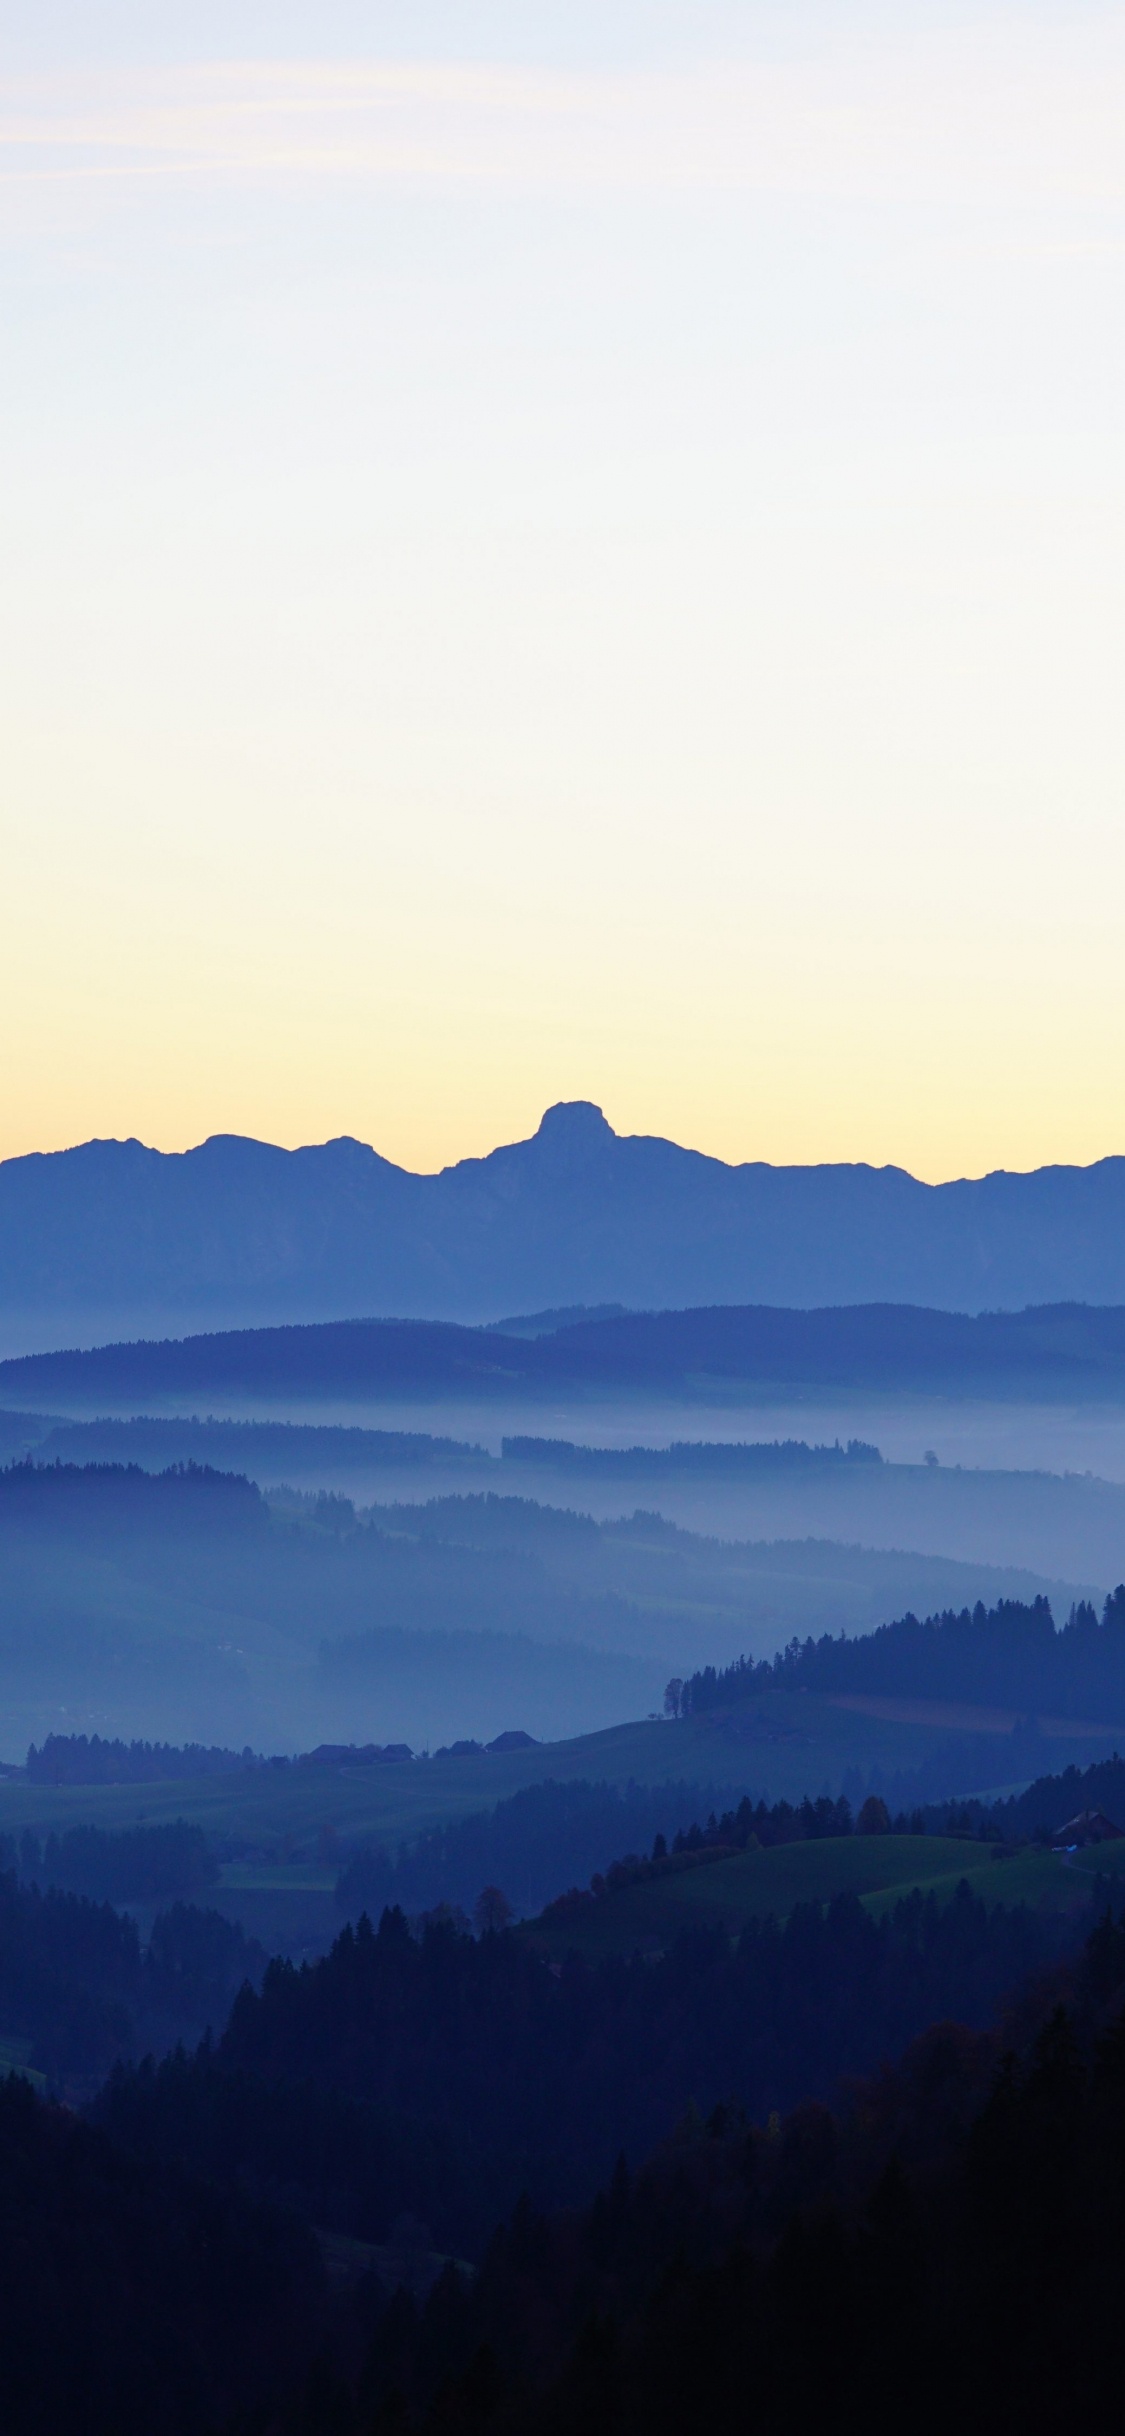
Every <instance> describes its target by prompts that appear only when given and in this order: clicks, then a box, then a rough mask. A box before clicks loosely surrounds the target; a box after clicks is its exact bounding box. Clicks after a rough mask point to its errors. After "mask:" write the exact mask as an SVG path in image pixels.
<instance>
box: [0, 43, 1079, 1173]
mask: <svg viewBox="0 0 1125 2436" xmlns="http://www.w3.org/2000/svg"><path fill="white" fill-rule="evenodd" d="M17 20H22V22H17ZM1123 273H1125V12H1122V10H1121V9H1120V7H1119V6H1118V7H1102V6H1094V5H1087V0H1067V5H1066V6H1061V5H1054V4H1053V0H1051V4H1049V5H1048V4H1047V0H1021V5H1019V6H1017V7H1004V6H984V5H969V4H968V0H964V4H959V0H950V4H949V5H945V0H895V4H894V5H893V6H883V5H875V4H871V5H869V4H868V0H832V4H830V5H829V4H826V0H741V4H739V5H734V4H732V0H684V4H681V0H647V4H646V5H628V0H566V4H565V5H563V4H562V0H536V5H534V6H533V5H531V0H509V5H507V6H504V5H499V4H495V5H494V4H493V0H480V5H476V4H475V0H459V5H457V6H453V5H450V6H444V7H443V6H440V5H437V4H436V0H410V5H409V6H407V5H391V4H390V0H383V4H379V0H368V4H367V5H364V6H360V5H358V4H357V0H317V5H316V6H315V7H314V6H312V5H309V4H308V0H288V4H286V0H271V4H270V5H268V6H267V5H264V4H263V5H254V4H253V0H223V4H222V5H221V6H220V5H216V4H215V0H190V5H187V4H181V0H163V5H161V6H160V7H154V6H153V5H152V0H144V5H140V4H139V0H138V4H137V5H126V4H125V0H120V4H119V5H112V4H111V0H81V4H79V0H37V5H36V7H35V8H34V9H27V10H23V11H17V10H15V9H14V8H13V9H9V10H8V11H7V12H5V16H4V21H3V23H2V25H0V331H2V337H0V348H2V373H0V467H2V473H0V719H2V733H3V739H4V743H3V753H2V755H0V805H2V821H3V837H2V847H3V862H2V866H0V868H2V870H3V874H4V885H3V887H2V888H0V1038H2V1039H3V1041H4V1044H5V1050H6V1054H5V1057H4V1060H3V1068H2V1073H3V1081H2V1084H0V1156H12V1155H15V1154H18V1153H21V1152H25V1151H29V1150H46V1149H52V1148H58V1147H61V1146H63V1145H64V1144H67V1143H71V1142H75V1141H79V1140H83V1139H86V1138H88V1137H89V1136H91V1135H103V1136H104V1135H118V1136H124V1135H139V1136H140V1137H141V1138H142V1139H144V1140H146V1141H148V1142H152V1143H155V1144H157V1145H159V1146H160V1147H163V1148H167V1149H179V1148H184V1147H186V1146H187V1145H188V1144H190V1143H192V1142H195V1141H198V1140H200V1139H201V1138H203V1137H204V1136H206V1135H207V1134H210V1133H217V1132H239V1133H251V1134H256V1135H259V1136H261V1137H264V1138H268V1139H271V1140H274V1141H278V1142H285V1143H297V1142H301V1141H318V1140H323V1139H324V1138H326V1137H327V1136H331V1135H335V1134H341V1133H349V1134H354V1135H357V1136H359V1137H360V1138H362V1139H364V1140H367V1141H372V1142H374V1143H375V1144H376V1146H377V1147H378V1148H379V1149H380V1150H382V1151H383V1152H384V1153H385V1154H386V1155H387V1156H388V1157H391V1158H395V1159H398V1160H400V1161H402V1162H403V1163H404V1164H406V1165H408V1166H412V1167H418V1168H427V1169H432V1168H437V1167H439V1166H441V1165H443V1164H445V1163H446V1162H448V1161H450V1160H453V1159H456V1158H459V1157H462V1156H465V1155H467V1154H471V1153H476V1152H481V1151H485V1150H488V1149H490V1148H491V1147H492V1146H493V1145H494V1144H495V1143H496V1142H498V1141H502V1140H511V1139H515V1138H519V1137H521V1136H523V1135H526V1134H528V1133H530V1132H531V1131H533V1130H534V1128H535V1126H536V1124H537V1122H538V1119H539V1116H540V1114H541V1112H542V1110H543V1108H544V1107H545V1106H547V1105H548V1104H549V1103H551V1102H553V1101H555V1100H559V1099H563V1098H588V1099H593V1100H596V1101H598V1102H599V1103H600V1104H601V1105H602V1106H603V1107H604V1109H605V1112H606V1114H607V1116H608V1117H609V1119H610V1121H611V1122H612V1123H613V1124H614V1125H615V1126H616V1127H617V1129H618V1130H619V1131H621V1132H646V1133H661V1134H666V1135H669V1136H671V1137H673V1138H675V1139H677V1140H680V1141H683V1142H688V1143H691V1144H693V1145H694V1146H696V1147H698V1148H700V1149H703V1150H707V1151H710V1152H713V1153H715V1154H716V1155H718V1156H721V1157H723V1158H726V1159H746V1158H766V1159H771V1160H779V1161H801V1162H804V1161H809V1160H821V1159H865V1160H870V1161H872V1162H874V1163H876V1164H882V1163H883V1162H886V1161H892V1162H895V1163H897V1164H900V1165H903V1166H906V1167H909V1168H911V1169H912V1170H913V1171H914V1172H915V1173H916V1174H919V1175H923V1176H926V1177H928V1178H931V1179H938V1178H941V1177H946V1176H951V1175H958V1174H979V1173H981V1172H983V1171H984V1170H986V1169H989V1168H994V1167H998V1166H1008V1167H1031V1166H1036V1165H1039V1164H1041V1163H1043V1162H1046V1161H1053V1160H1077V1161H1083V1162H1085V1161H1088V1160H1091V1159H1095V1158H1098V1157H1101V1156H1104V1155H1106V1154H1107V1153H1110V1152H1125V1107H1123V1082H1125V957H1123V955H1122V948H1121V930H1122V906H1123V904H1125V783H1123V782H1125V686H1123V684H1122V673H1121V671H1122V643H1123V609H1125V451H1123V450H1122V447H1121V437H1120V435H1121V430H1122V422H1123V406H1125V276H1123Z"/></svg>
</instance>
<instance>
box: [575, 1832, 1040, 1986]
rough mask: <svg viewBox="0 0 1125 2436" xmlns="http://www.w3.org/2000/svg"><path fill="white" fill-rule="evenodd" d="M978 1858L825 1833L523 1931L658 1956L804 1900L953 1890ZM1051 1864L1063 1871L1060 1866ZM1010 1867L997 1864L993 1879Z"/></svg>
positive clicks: (932, 1842) (904, 1841) (598, 1951)
mask: <svg viewBox="0 0 1125 2436" xmlns="http://www.w3.org/2000/svg"><path fill="white" fill-rule="evenodd" d="M989 1849H990V1848H989ZM980 1854H981V1847H980V1845H979V1844H974V1843H972V1842H969V1841H968V1840H965V1839H962V1838H959V1837H953V1836H913V1835H905V1836H896V1835H885V1836H826V1837H823V1838H818V1839H817V1840H816V1841H813V1842H809V1843H802V1844H776V1845H774V1846H773V1847H772V1849H771V1850H769V1851H766V1852H760V1851H755V1852H745V1853H738V1854H736V1855H734V1856H733V1857H732V1858H731V1859H730V1860H727V1861H710V1862H704V1863H702V1864H701V1865H700V1866H699V1867H697V1868H694V1869H687V1870H684V1871H682V1872H679V1873H677V1874H675V1875H671V1876H669V1877H666V1878H655V1879H649V1880H648V1881H647V1883H643V1884H641V1885H637V1886H628V1887H623V1888H622V1889H621V1891H620V1892H619V1893H615V1894H611V1895H607V1896H605V1897H604V1898H603V1900H602V1901H601V1902H600V1903H598V1904H592V1905H591V1906H590V1908H589V1910H588V1911H586V1912H579V1913H576V1914H574V1915H573V1916H572V1917H571V1918H570V1919H568V1920H566V1921H563V1922H560V1923H559V1924H558V1926H550V1925H548V1926H544V1925H543V1923H542V1922H540V1921H535V1922H532V1923H529V1925H528V1932H527V1933H528V1934H529V1935H531V1936H534V1937H535V1939H536V1941H537V1942H538V1943H541V1944H542V1945H543V1946H544V1948H545V1949H546V1950H547V1951H548V1952H550V1953H551V1954H553V1955H555V1956H557V1957H559V1956H562V1955H563V1954H565V1953H568V1952H570V1951H572V1950H574V1951H578V1952H580V1953H584V1954H588V1955H589V1956H590V1957H591V1959H594V1958H596V1957H599V1956H601V1955H608V1954H630V1953H634V1952H637V1951H639V1952H641V1953H646V1952H656V1951H658V1950H659V1949H660V1948H661V1947H663V1946H666V1945H667V1944H668V1943H669V1941H670V1940H671V1939H672V1938H673V1937H674V1936H675V1935H676V1932H677V1930H678V1929H680V1928H682V1927H684V1926H686V1925H687V1924H688V1923H690V1922H693V1921H706V1922H721V1923H722V1925H723V1926H724V1927H725V1928H727V1929H729V1930H730V1932H731V1934H732V1935H733V1934H735V1933H736V1932H737V1931H738V1930H739V1929H741V1928H743V1927H744V1926H745V1924H746V1922H747V1921H748V1920H754V1919H759V1920H760V1919H765V1918H767V1917H768V1916H769V1915H770V1914H771V1913H772V1914H773V1916H774V1918H776V1919H778V1920H782V1919H785V1918H786V1917H787V1915H788V1914H789V1913H790V1912H791V1911H792V1910H793V1908H794V1906H795V1905H796V1904H798V1903H810V1902H820V1903H823V1902H827V1901H828V1899H829V1898H830V1897H831V1896H832V1895H836V1894H842V1893H850V1894H855V1895H859V1896H861V1897H867V1898H871V1897H879V1898H880V1899H881V1901H882V1903H883V1904H884V1905H885V1904H887V1903H896V1902H897V1901H898V1900H899V1898H900V1897H901V1896H902V1895H904V1894H907V1893H909V1891H910V1889H911V1888H912V1887H914V1886H922V1887H929V1886H930V1885H936V1886H938V1887H940V1888H942V1889H945V1888H948V1890H949V1892H950V1893H951V1892H952V1890H953V1888H954V1887H955V1886H956V1885H957V1883H958V1881H959V1879H961V1878H963V1877H965V1876H967V1875H970V1873H972V1871H973V1863H974V1862H977V1863H978V1873H979V1874H987V1872H983V1873H982V1872H979V1860H980ZM1046 1857H1047V1859H1048V1861H1049V1863H1050V1866H1051V1867H1052V1868H1053V1869H1054V1870H1055V1872H1056V1873H1058V1872H1059V1870H1060V1864H1059V1863H1058V1862H1057V1861H1051V1860H1050V1856H1049V1855H1048V1856H1046ZM1012 1867H1013V1865H1012V1864H1010V1863H996V1864H995V1870H996V1874H997V1875H998V1876H999V1875H1002V1874H1003V1873H1005V1872H1006V1871H1008V1872H1010V1870H1011V1869H1012ZM978 1873H974V1874H978ZM996 1899H997V1900H1000V1899H1002V1898H1000V1897H999V1896H998V1897H997V1898H996ZM1011 1899H1013V1900H1014V1899H1016V1898H1015V1897H1013V1898H1011Z"/></svg>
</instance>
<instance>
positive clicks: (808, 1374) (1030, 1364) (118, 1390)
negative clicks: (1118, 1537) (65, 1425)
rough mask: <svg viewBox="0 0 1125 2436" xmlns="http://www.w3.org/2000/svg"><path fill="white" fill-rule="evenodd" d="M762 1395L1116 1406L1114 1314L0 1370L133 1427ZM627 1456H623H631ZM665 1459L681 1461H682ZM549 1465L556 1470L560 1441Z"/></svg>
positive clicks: (384, 1343) (663, 1315)
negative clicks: (253, 1412)
mask: <svg viewBox="0 0 1125 2436" xmlns="http://www.w3.org/2000/svg"><path fill="white" fill-rule="evenodd" d="M766 1385H768V1386H775V1387H776V1386H787V1387H795V1386H796V1387H821V1388H833V1389H837V1388H845V1387H862V1388H879V1389H884V1390H899V1391H909V1392H916V1391H917V1392H929V1393H950V1392H954V1391H955V1392H956V1393H958V1394H960V1395H973V1394H979V1395H990V1396H1021V1397H1042V1398H1052V1397H1062V1398H1065V1399H1067V1400H1070V1401H1080V1400H1084V1399H1089V1398H1097V1399H1102V1400H1108V1401H1111V1402H1120V1401H1125V1308H1123V1307H1120V1306H1117V1307H1114V1308H1110V1309H1107V1310H1097V1309H1092V1308H1090V1307H1089V1306H1088V1305H1085V1304H1080V1303H1072V1304H1053V1305H1045V1306H1040V1307H1038V1308H1033V1309H1031V1310H1027V1311H1016V1312H1005V1311H999V1312H980V1313H977V1314H976V1315H975V1316H973V1315H970V1314H966V1313H964V1312H950V1311H925V1310H919V1309H918V1308H916V1307H915V1306H913V1305H910V1304H907V1305H895V1304H887V1303H874V1304H855V1305H844V1306H840V1307H836V1308H830V1309H828V1310H822V1311H792V1310H776V1309H772V1308H770V1307H769V1306H753V1305H752V1306H750V1307H748V1308H747V1307H743V1308H739V1307H737V1306H728V1307H723V1306H722V1305H719V1306H716V1307H712V1308H705V1309H703V1310H696V1311H690V1310H689V1311H650V1312H643V1311H637V1312H629V1313H626V1314H624V1315H623V1316H621V1317H618V1318H615V1319H602V1320H583V1321H580V1322H578V1323H577V1324H576V1325H573V1326H570V1327H564V1328H559V1329H556V1330H555V1331H554V1332H553V1333H549V1334H545V1335H542V1336H535V1337H518V1336H506V1335H504V1334H503V1333H502V1332H501V1331H499V1330H496V1329H493V1328H461V1327H457V1326H454V1325H453V1324H451V1323H448V1322H439V1321H434V1320H330V1321H324V1322H320V1323H318V1324H310V1325H306V1326H301V1327H290V1328H247V1329H231V1330H228V1331H225V1332H222V1333H214V1334H206V1335H200V1336H190V1337H185V1338H181V1339H175V1338H172V1339H165V1340H147V1341H146V1340H143V1339H142V1340H140V1341H138V1342H135V1343H122V1344H110V1345H102V1346H96V1347H93V1348H92V1349H89V1350H87V1351H61V1350H60V1351H58V1352H52V1353H42V1354H29V1355H22V1356H19V1357H17V1358H15V1359H12V1360H9V1361H6V1362H0V1402H2V1403H5V1404H7V1403H10V1404H11V1405H12V1406H14V1407H15V1408H16V1410H17V1411H18V1410H19V1409H20V1408H21V1407H22V1409H23V1410H25V1411H28V1410H34V1409H36V1407H37V1406H38V1407H39V1408H42V1407H43V1406H50V1404H51V1403H52V1402H55V1401H67V1402H72V1403H76V1404H78V1405H79V1406H80V1407H83V1408H85V1409H87V1410H89V1409H91V1408H94V1409H99V1408H103V1409H104V1408H110V1407H117V1408H118V1409H120V1408H121V1406H122V1404H125V1405H126V1406H128V1407H131V1409H132V1410H133V1411H134V1412H140V1411H143V1409H144V1407H145V1405H146V1403H148V1402H149V1401H150V1400H156V1399H163V1398H176V1399H180V1398H183V1399H185V1400H190V1404H191V1406H193V1407H194V1408H195V1409H198V1404H199V1401H200V1400H202V1399H206V1398H207V1397H209V1396H212V1395H245V1396H247V1397H253V1398H257V1399H263V1400H266V1401H271V1400H276V1401H282V1400H286V1401H291V1400H293V1399H297V1398H300V1397H302V1396H307V1397H332V1398H338V1399H342V1400H348V1399H350V1400H352V1401H356V1402H362V1401H363V1400H364V1399H366V1398H380V1397H393V1396H396V1395H402V1396H409V1397H413V1396H418V1395H424V1396H430V1397H434V1396H458V1395H467V1396H471V1397H473V1398H474V1399H479V1398H487V1397H490V1396H497V1397H503V1398H505V1399H507V1400H510V1399H511V1398H512V1397H514V1396H520V1395H526V1396H528V1397H529V1398H533V1399H534V1398H539V1399H541V1398H542V1397H543V1396H544V1394H551V1395H553V1394H556V1393H559V1392H566V1391H573V1390H578V1391H581V1390H583V1389H592V1390H606V1389H612V1390H617V1391H624V1392H629V1391H631V1390H638V1391H639V1390H643V1391H645V1392H648V1393H657V1394H674V1395H676V1396H679V1397H691V1396H693V1395H703V1396H707V1395H708V1394H710V1393H711V1392H713V1390H714V1389H715V1388H716V1387H718V1388H722V1389H734V1388H737V1387H747V1386H753V1387H757V1386H766ZM0 1417H2V1418H5V1419H6V1420H7V1421H9V1422H10V1421H11V1418H12V1416H11V1415H6V1416H2V1415H0ZM211 1426H212V1427H214V1426H215V1425H213V1424H212V1425H211ZM542 1446H543V1442H542V1441H540V1442H539V1447H540V1449H541V1448H542ZM507 1448H508V1450H514V1460H515V1461H517V1462H518V1461H519V1460H520V1456H521V1454H522V1456H523V1459H524V1460H525V1461H527V1460H532V1459H534V1456H533V1452H532V1450H533V1448H534V1442H529V1441H528V1440H522V1441H521V1440H519V1439H513V1440H509V1441H508V1442H507ZM201 1451H202V1448H201ZM637 1452H638V1450H635V1449H634V1450H632V1454H633V1456H634V1458H635V1456H636V1454H637ZM570 1453H571V1456H572V1458H573V1460H574V1461H575V1462H577V1463H579V1464H582V1465H584V1466H585V1467H586V1468H590V1465H591V1464H594V1465H598V1464H599V1463H600V1464H602V1465H603V1466H604V1465H606V1464H607V1463H613V1462H614V1461H615V1460H616V1459H615V1458H614V1457H612V1456H609V1457H607V1456H605V1455H604V1454H602V1455H597V1454H595V1455H593V1456H591V1455H590V1454H589V1453H588V1452H587V1451H586V1450H580V1449H571V1450H570ZM802 1455H803V1459H804V1460H806V1461H815V1462H820V1463H824V1462H826V1461H830V1460H835V1461H839V1462H845V1463H848V1464H849V1465H850V1466H851V1467H853V1468H854V1467H855V1466H856V1465H857V1464H858V1465H861V1466H863V1465H866V1464H867V1463H868V1462H870V1461H871V1460H872V1459H874V1460H876V1461H877V1460H878V1458H877V1454H876V1451H875V1450H874V1449H869V1448H866V1447H864V1446H862V1445H858V1444H856V1445H853V1447H852V1448H851V1449H849V1450H845V1451H843V1452H842V1454H841V1455H840V1456H839V1457H836V1456H835V1453H834V1450H810V1449H803V1450H802ZM716 1457H720V1458H721V1459H722V1461H723V1462H724V1463H726V1464H728V1465H729V1463H730V1462H731V1460H732V1450H731V1449H730V1448H725V1449H718V1450H716V1449H707V1450H700V1451H698V1452H696V1454H695V1455H694V1458H693V1460H694V1462H695V1463H696V1464H697V1465H698V1464H700V1463H703V1464H707V1463H708V1462H714V1460H715V1459H716ZM679 1459H680V1462H681V1464H682V1463H683V1461H684V1460H685V1450H683V1449H681V1450H679ZM733 1459H734V1460H737V1461H740V1462H741V1463H742V1464H743V1465H746V1464H748V1463H752V1464H755V1465H761V1464H762V1463H763V1462H767V1461H772V1462H775V1463H776V1462H777V1461H778V1460H784V1459H785V1450H781V1451H780V1453H779V1450H777V1449H772V1450H771V1449H766V1450H763V1449H761V1448H760V1447H759V1448H756V1449H750V1448H747V1449H745V1450H744V1452H743V1453H742V1454H741V1456H734V1457H733ZM561 1460H562V1461H563V1462H564V1463H565V1462H566V1460H567V1446H566V1442H563V1446H562V1455H561ZM663 1460H664V1462H665V1463H666V1464H667V1463H668V1462H669V1460H670V1458H669V1457H667V1456H666V1457H664V1458H663Z"/></svg>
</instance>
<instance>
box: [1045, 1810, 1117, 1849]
mask: <svg viewBox="0 0 1125 2436" xmlns="http://www.w3.org/2000/svg"><path fill="white" fill-rule="evenodd" d="M1123 1834H1125V1829H1123V1828H1121V1827H1115V1826H1114V1824H1113V1820H1112V1819H1107V1817H1106V1814H1105V1812H1104V1810H1080V1811H1079V1813H1078V1816H1077V1818H1075V1819H1068V1820H1067V1822H1066V1825H1065V1827H1058V1828H1056V1830H1055V1833H1054V1835H1053V1836H1052V1837H1051V1850H1052V1852H1082V1851H1083V1850H1084V1849H1085V1847H1086V1845H1087V1844H1114V1843H1116V1842H1117V1841H1118V1839H1119V1838H1120V1837H1121V1836H1122V1835H1123Z"/></svg>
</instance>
